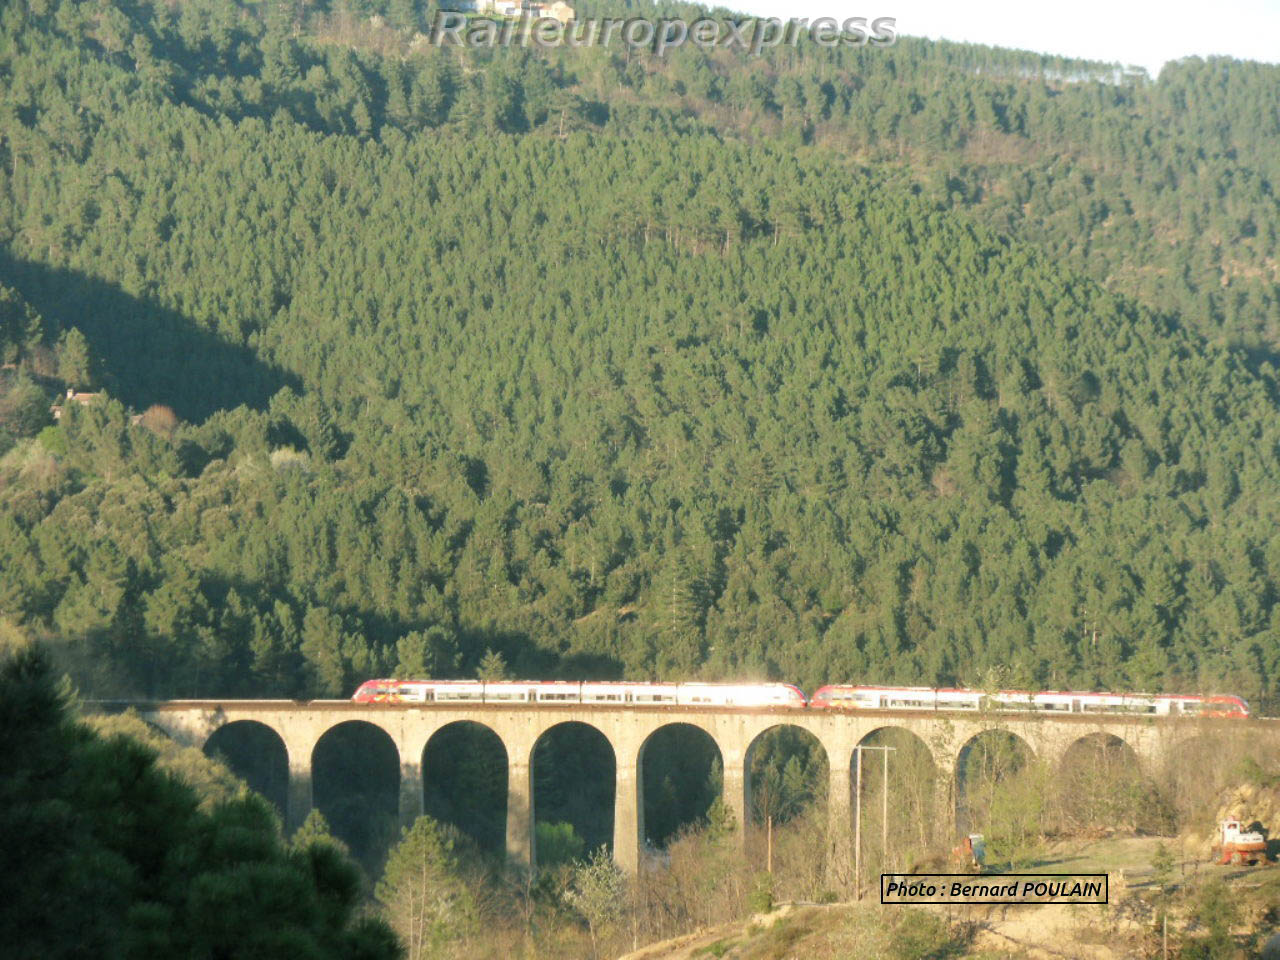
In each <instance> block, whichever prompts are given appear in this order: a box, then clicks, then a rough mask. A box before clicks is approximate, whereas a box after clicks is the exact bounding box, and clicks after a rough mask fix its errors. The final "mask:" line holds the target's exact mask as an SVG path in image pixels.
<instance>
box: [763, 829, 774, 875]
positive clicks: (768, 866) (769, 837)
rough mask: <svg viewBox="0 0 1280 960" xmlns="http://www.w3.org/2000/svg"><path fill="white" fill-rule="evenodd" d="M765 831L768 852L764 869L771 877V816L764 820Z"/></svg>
mask: <svg viewBox="0 0 1280 960" xmlns="http://www.w3.org/2000/svg"><path fill="white" fill-rule="evenodd" d="M765 829H766V833H765V836H766V837H768V851H769V853H768V862H767V866H766V869H767V870H768V871H769V873H770V875H772V874H773V816H772V815H770V816H769V817H768V818H766V820H765Z"/></svg>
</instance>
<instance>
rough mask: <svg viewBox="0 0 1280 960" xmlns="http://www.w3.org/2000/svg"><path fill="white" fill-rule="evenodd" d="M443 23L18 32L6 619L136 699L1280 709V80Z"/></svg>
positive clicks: (384, 19) (50, 18)
mask: <svg viewBox="0 0 1280 960" xmlns="http://www.w3.org/2000/svg"><path fill="white" fill-rule="evenodd" d="M615 7H616V5H611V4H607V3H597V4H583V5H582V9H581V10H580V13H581V14H582V15H590V14H596V13H611V12H615V13H616V12H619V11H620V9H621V8H617V9H615ZM629 11H630V13H631V14H632V15H635V14H636V13H640V14H646V13H648V14H651V15H653V16H663V15H680V14H681V13H684V14H686V15H687V14H689V13H692V12H695V8H685V7H678V6H667V5H663V6H661V7H651V6H650V5H648V4H644V3H637V4H632V5H631V6H630V8H629ZM429 12H430V11H429V10H426V9H422V8H418V7H415V6H414V5H413V4H411V3H398V2H395V0H392V2H390V3H389V4H386V5H380V4H376V3H367V2H366V3H361V2H355V0H351V2H346V3H338V4H334V5H332V6H325V5H323V4H321V5H316V4H303V3H294V2H283V0H270V2H262V3H245V4H236V3H232V2H228V0H182V2H179V3H155V4H152V3H147V2H138V3H131V2H127V0H102V2H99V0H86V2H76V0H18V2H14V3H10V4H6V5H5V6H4V9H3V11H0V352H2V354H3V356H0V362H2V363H3V365H4V366H3V369H2V370H0V454H2V455H3V458H2V459H0V613H2V614H3V616H4V618H6V620H7V621H8V624H9V626H10V627H11V628H13V629H17V630H21V631H23V632H25V633H27V634H30V635H32V636H37V637H43V638H47V639H48V640H49V642H50V644H51V645H52V649H53V650H54V651H55V653H56V655H57V656H58V657H59V660H60V663H62V664H63V665H64V666H65V667H66V668H67V669H68V670H69V671H70V672H71V675H72V676H73V678H74V679H75V680H76V682H77V683H78V684H79V685H80V687H81V689H82V690H83V691H84V692H85V694H86V695H95V696H115V695H131V696H133V695H155V696H195V695H215V694H216V695H232V694H236V695H257V696H295V695H297V696H310V695H322V696H346V695H349V694H350V691H351V689H352V688H353V687H354V685H355V684H356V683H357V682H358V681H359V680H361V679H364V678H366V677H369V676H374V675H379V674H391V673H414V674H426V675H433V676H445V677H447V676H474V675H475V674H476V672H477V669H478V668H479V665H480V663H481V661H482V659H484V658H485V655H486V653H490V652H492V653H496V654H500V655H501V656H502V658H504V659H505V661H506V663H507V664H508V665H509V667H510V669H511V670H512V671H513V672H514V673H516V674H519V675H527V676H540V677H570V678H612V677H627V678H653V677H704V678H710V679H732V678H753V679H764V678H774V679H785V680H788V681H793V682H796V683H799V684H801V685H802V686H804V687H806V688H807V689H812V688H813V687H814V686H816V685H818V684H820V683H822V682H834V681H862V682H894V683H925V684H935V683H937V684H958V683H959V684H969V685H984V684H995V683H1000V684H1005V685H1020V684H1026V685H1038V686H1056V687H1104V688H1144V689H1152V690H1170V691H1174V690H1202V689H1209V688H1212V689H1228V690H1231V691H1234V692H1237V693H1240V694H1243V695H1245V696H1247V697H1252V698H1262V700H1266V698H1273V697H1275V695H1276V692H1277V690H1280V686H1278V683H1280V605H1278V603H1277V601H1278V600H1280V535H1277V532H1276V531H1277V530H1278V529H1280V522H1278V521H1280V476H1278V466H1277V452H1278V450H1280V448H1278V444H1280V420H1278V419H1277V417H1276V404H1277V399H1278V396H1277V381H1276V368H1275V358H1276V356H1277V350H1278V349H1280V273H1278V270H1280V268H1278V267H1277V263H1276V259H1275V257H1276V249H1277V232H1278V231H1280V209H1278V208H1277V200H1276V196H1275V194H1274V192H1273V191H1274V184H1275V182H1276V180H1277V177H1280V153H1278V152H1277V151H1276V150H1275V149H1274V146H1275V143H1276V142H1277V137H1280V117H1278V115H1277V107H1276V104H1277V102H1280V98H1278V97H1277V93H1280V69H1278V68H1276V67H1268V66H1262V65H1257V64H1251V63H1239V62H1232V61H1227V60H1210V61H1199V60H1189V61H1185V62H1182V63H1177V64H1172V65H1170V66H1169V67H1167V68H1166V69H1165V70H1164V71H1163V72H1162V73H1161V75H1160V76H1159V78H1158V79H1154V80H1153V79H1150V78H1146V77H1144V76H1140V75H1132V74H1126V73H1124V72H1123V71H1119V70H1118V69H1116V68H1113V67H1111V66H1108V65H1105V64H1093V63H1084V62H1076V61H1065V60H1058V59H1053V58H1046V57H1040V56H1035V55H1029V54H1021V53H1015V52H1010V51H1002V50H994V49H987V48H981V47H972V46H962V45H955V44H948V43H929V42H924V41H915V40H910V39H903V40H901V41H900V42H899V43H898V44H896V45H895V46H893V47H889V48H871V47H868V48H864V49H851V48H844V49H839V50H828V49H824V48H821V47H818V46H816V45H814V44H812V43H809V42H808V41H803V40H802V41H801V42H800V43H799V45H798V46H797V47H795V48H791V47H787V46H783V47H779V48H776V49H774V50H770V51H767V52H766V55H765V56H763V57H760V58H749V57H747V56H745V55H744V54H743V53H742V52H741V51H736V50H716V51H709V52H703V51H699V50H697V49H696V48H687V49H681V50H677V51H670V52H669V53H668V54H667V56H666V57H664V58H661V59H659V58H657V57H654V56H652V55H650V54H648V53H646V52H644V51H632V50H628V49H626V48H625V47H620V46H618V47H613V48H609V49H599V48H594V49H593V48H584V49H580V50H570V49H563V50H550V51H538V50H518V49H513V50H497V51H490V50H460V49H456V48H443V49H441V48H437V47H434V46H431V45H430V44H424V43H422V42H421V41H415V38H414V31H415V30H418V29H422V28H423V27H424V25H425V19H424V18H425V17H426V16H427V14H428V13H429ZM68 389H71V390H77V391H81V392H84V393H92V394H95V395H94V396H93V397H86V398H84V399H85V402H84V403H83V404H82V403H81V402H80V400H79V399H71V400H68V399H67V398H66V397H65V392H66V391H67V390H68ZM59 397H62V401H60V404H61V409H60V419H58V420H57V421H54V420H53V419H52V418H51V414H50V409H49V408H50V405H51V404H53V403H54V402H55V401H56V400H58V398H59Z"/></svg>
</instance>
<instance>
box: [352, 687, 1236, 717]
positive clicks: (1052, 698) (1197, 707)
mask: <svg viewBox="0 0 1280 960" xmlns="http://www.w3.org/2000/svg"><path fill="white" fill-rule="evenodd" d="M351 699H352V700H355V701H357V702H360V703H466V702H480V703H595V704H614V705H627V704H631V705H637V706H657V705H667V706H681V707H698V706H703V707H705V706H718V707H797V708H804V707H808V708H810V709H815V710H947V711H961V712H964V711H975V712H976V711H979V710H994V711H999V712H1002V713H1005V712H1010V713H1041V714H1127V715H1130V716H1153V717H1176V716H1191V717H1247V716H1249V705H1248V704H1247V703H1246V702H1245V701H1244V700H1242V699H1241V698H1240V697H1235V696H1195V695H1185V694H1163V693H1162V694H1146V693H1084V692H1072V691H1044V692H1041V693H1030V692H1026V691H1018V690H1001V691H998V692H995V693H983V692H982V691H979V690H960V689H949V688H934V687H872V686H846V685H839V684H833V685H828V686H824V687H819V688H818V690H817V691H816V692H815V693H814V695H813V696H812V697H811V698H806V697H805V695H804V692H803V691H802V690H801V689H800V688H799V687H796V686H793V685H792V684H789V683H625V682H616V681H602V682H594V681H584V682H579V681H563V680H542V681H524V680H519V681H514V680H501V681H482V680H393V679H385V680H369V681H366V682H365V683H362V684H361V685H360V687H359V689H357V690H356V692H355V695H354V696H353V697H352V698H351Z"/></svg>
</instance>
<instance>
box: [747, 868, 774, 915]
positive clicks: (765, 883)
mask: <svg viewBox="0 0 1280 960" xmlns="http://www.w3.org/2000/svg"><path fill="white" fill-rule="evenodd" d="M747 907H748V909H750V910H751V912H752V913H768V912H769V911H770V910H772V909H773V874H771V873H767V872H764V871H762V872H760V873H758V874H756V879H755V883H754V884H752V887H751V893H750V894H749V895H748V896H747Z"/></svg>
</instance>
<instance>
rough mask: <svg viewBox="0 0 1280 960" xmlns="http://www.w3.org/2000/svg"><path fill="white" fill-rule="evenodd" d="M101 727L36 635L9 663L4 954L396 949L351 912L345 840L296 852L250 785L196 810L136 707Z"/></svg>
mask: <svg viewBox="0 0 1280 960" xmlns="http://www.w3.org/2000/svg"><path fill="white" fill-rule="evenodd" d="M101 723H103V724H104V725H105V729H106V730H107V731H109V736H105V737H104V736H100V735H99V734H98V733H95V732H93V731H92V730H91V729H90V728H89V727H87V726H85V725H83V724H80V723H79V722H77V721H76V720H75V719H74V717H73V716H72V714H71V712H70V710H69V708H68V706H67V704H66V701H65V699H63V696H62V695H61V694H59V693H58V691H57V685H56V683H55V681H54V679H53V674H52V671H51V669H50V666H49V661H48V658H47V655H46V654H45V653H44V652H43V650H42V649H40V648H39V647H28V648H26V649H24V650H21V651H19V652H17V653H14V654H11V655H7V656H6V657H5V658H4V660H3V662H2V663H0V740H2V741H3V742H0V752H2V753H3V755H4V756H5V758H6V762H5V777H4V778H3V781H2V782H0V831H3V835H4V837H5V846H4V857H5V862H4V864H3V866H4V870H3V874H2V876H3V879H2V880H0V898H3V903H4V910H2V911H0V936H2V937H3V940H4V943H5V949H6V951H7V954H8V955H10V956H13V957H15V958H26V957H32V958H34V957H42V958H58V957H80V956H84V955H85V954H86V952H89V953H92V954H93V955H94V956H99V957H109V958H133V957H137V958H149V957H158V956H226V957H249V956H253V957H261V958H272V957H279V958H285V957H291V958H292V957H299V956H306V957H314V958H317V960H318V958H323V957H335V958H336V957H344V958H349V957H362V958H368V960H377V958H395V957H399V956H400V950H399V946H398V944H397V943H396V942H395V940H394V937H393V936H392V935H391V933H390V931H389V930H388V929H387V928H386V926H385V925H384V924H382V923H381V922H378V921H374V920H371V919H367V918H366V919H357V918H356V910H357V907H358V903H359V881H358V874H357V873H356V871H355V868H354V867H353V866H352V865H351V864H350V863H349V862H348V861H347V860H345V859H344V858H342V857H341V856H340V855H339V854H337V852H336V851H332V850H325V849H322V848H319V847H311V848H308V849H307V850H305V851H301V852H290V851H289V850H287V849H286V848H285V846H284V844H283V843H282V841H281V839H280V835H279V823H278V821H277V820H276V818H275V815H274V814H273V812H272V811H271V809H270V807H269V806H268V805H267V804H266V803H265V802H264V801H262V800H261V799H260V798H257V797H254V796H252V795H247V794H241V795H238V796H236V797H235V798H233V799H223V800H214V801H213V802H212V803H211V804H209V805H208V807H207V809H205V810H202V809H201V808H200V807H199V805H198V800H197V794H196V792H195V790H193V789H192V788H191V787H189V786H187V785H186V784H184V783H182V782H180V781H179V780H178V779H176V778H175V777H174V776H173V775H172V774H171V773H167V772H165V771H163V770H162V769H161V768H160V767H159V766H158V764H157V761H156V755H155V753H154V752H153V751H152V750H151V749H149V748H148V747H146V746H144V745H143V744H141V743H139V742H138V741H136V740H134V739H132V738H131V737H130V736H129V735H128V731H129V729H131V728H132V727H134V726H136V724H137V721H136V718H129V717H125V718H119V719H118V718H112V719H111V720H105V721H101ZM168 763H169V765H170V766H173V765H174V759H173V758H171V759H170V760H169V761H168ZM176 768H177V769H183V765H182V764H181V763H179V764H178V765H177V767H176ZM185 773H186V771H185V770H184V775H185Z"/></svg>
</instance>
